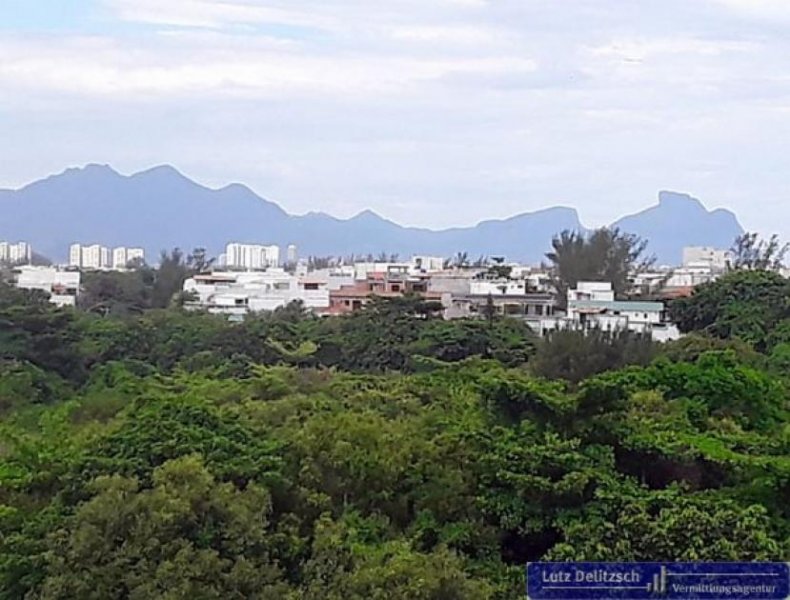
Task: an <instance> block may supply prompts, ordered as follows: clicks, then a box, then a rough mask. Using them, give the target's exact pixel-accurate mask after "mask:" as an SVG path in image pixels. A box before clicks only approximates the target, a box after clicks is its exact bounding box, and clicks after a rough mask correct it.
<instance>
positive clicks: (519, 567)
mask: <svg viewBox="0 0 790 600" xmlns="http://www.w3.org/2000/svg"><path fill="white" fill-rule="evenodd" d="M755 285H758V286H761V287H759V295H755V293H754V292H753V288H754V286H755ZM783 286H784V287H783ZM787 291H788V290H787V288H786V284H785V283H784V280H782V279H781V278H777V277H775V276H773V275H770V274H767V273H762V272H749V273H734V274H732V275H728V276H727V277H725V278H723V279H722V280H720V281H719V282H717V283H716V284H712V285H711V286H709V287H706V288H704V289H702V290H700V292H699V293H698V294H696V295H695V296H693V297H692V298H691V299H690V300H687V301H683V302H681V303H678V304H677V306H676V307H674V311H675V314H676V315H677V318H678V319H679V320H680V321H681V323H682V326H683V328H684V329H685V330H687V331H689V332H691V334H690V335H689V336H688V337H686V338H684V339H683V340H681V341H679V342H676V343H673V344H670V345H667V346H654V345H653V344H652V343H651V342H649V341H647V340H644V339H641V338H634V337H632V336H618V337H614V338H613V337H610V336H606V335H604V334H602V333H601V334H594V335H591V336H589V337H586V338H584V337H580V336H579V335H578V334H575V333H570V332H559V333H557V334H555V336H553V337H552V338H550V339H548V340H545V341H542V340H538V339H536V338H535V337H534V336H533V335H532V334H531V333H530V330H529V329H528V327H527V326H526V325H524V324H523V323H521V322H518V321H514V320H509V319H503V318H497V317H494V316H491V317H490V318H489V319H482V320H478V321H464V320H460V321H444V320H442V319H441V318H440V317H439V316H438V307H437V306H435V305H432V304H431V303H425V302H423V301H421V300H419V299H416V298H404V299H399V300H396V301H383V300H380V301H377V302H374V303H372V304H371V305H370V306H369V307H367V308H365V309H364V310H363V311H361V312H359V313H356V314H354V315H351V316H348V317H342V318H339V317H338V318H328V319H317V318H313V317H310V316H309V315H307V314H305V313H304V312H303V311H302V310H301V309H300V308H299V307H298V306H289V307H286V308H285V309H282V310H279V311H276V312H275V313H272V314H265V315H258V316H252V317H250V318H248V319H246V320H245V321H244V322H242V323H238V324H232V323H228V322H227V321H225V320H224V319H222V318H220V317H214V316H210V315H207V314H202V313H187V312H184V311H182V310H181V309H179V308H178V306H177V303H176V304H175V305H174V306H172V307H170V308H166V309H146V310H145V311H142V312H140V313H137V312H135V311H112V310H108V311H94V312H84V311H70V310H58V309H55V308H53V307H51V306H50V305H49V304H48V303H47V302H46V299H45V298H44V297H42V296H40V295H38V294H35V293H29V292H24V291H20V290H16V289H14V288H12V287H10V286H8V285H6V284H0V597H2V598H14V599H16V598H97V599H99V598H101V599H106V598H158V597H166V598H191V599H194V598H222V599H232V598H272V599H282V598H284V599H289V598H290V599H294V600H295V599H303V598H305V599H316V600H318V599H325V598H328V599H343V600H346V599H353V598H359V599H363V598H364V599H369V598H374V599H375V598H381V599H383V598H387V599H391V598H394V599H404V600H405V599H409V600H411V599H421V598H422V599H449V598H453V599H464V598H469V599H475V600H477V599H483V598H502V599H505V598H518V597H523V590H524V588H523V585H524V584H523V565H524V563H525V562H526V561H529V560H537V559H553V560H566V559H584V560H665V559H666V560H671V559H678V560H721V561H727V560H753V559H758V560H784V561H786V560H790V542H789V541H788V540H790V425H789V424H788V406H789V405H788V390H787V381H786V375H787V367H788V365H790V358H788V357H790V351H788V348H790V312H789V311H788V306H787V302H786V298H787V297H788V294H787Z"/></svg>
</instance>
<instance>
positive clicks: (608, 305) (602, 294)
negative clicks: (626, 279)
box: [537, 281, 680, 342]
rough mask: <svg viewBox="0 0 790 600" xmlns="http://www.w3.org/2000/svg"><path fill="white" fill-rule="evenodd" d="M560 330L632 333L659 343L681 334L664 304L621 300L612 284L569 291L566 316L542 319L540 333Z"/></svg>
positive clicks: (587, 285) (593, 284)
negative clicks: (648, 336)
mask: <svg viewBox="0 0 790 600" xmlns="http://www.w3.org/2000/svg"><path fill="white" fill-rule="evenodd" d="M557 329H574V330H579V331H589V330H591V329H598V330H602V331H611V332H615V331H631V332H633V333H639V334H644V335H650V336H651V337H652V338H653V339H654V340H656V341H662V342H665V341H670V340H673V339H678V338H679V337H680V332H679V331H678V329H677V327H676V326H675V325H673V324H672V323H670V322H669V321H668V320H667V317H666V309H665V306H664V303H663V302H640V301H620V300H615V299H614V291H613V290H612V286H611V284H610V283H608V282H597V281H596V282H590V281H584V282H579V283H578V284H577V286H576V288H574V289H570V290H568V308H567V313H566V315H565V316H561V317H554V318H545V319H541V321H540V324H539V328H538V329H537V331H538V332H539V333H540V334H541V335H545V334H546V333H547V332H548V331H551V330H557Z"/></svg>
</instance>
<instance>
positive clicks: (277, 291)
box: [183, 269, 329, 318]
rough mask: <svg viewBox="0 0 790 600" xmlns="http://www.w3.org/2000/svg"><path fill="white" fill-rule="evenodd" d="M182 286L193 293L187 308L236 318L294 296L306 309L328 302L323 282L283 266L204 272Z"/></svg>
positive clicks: (319, 306)
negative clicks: (295, 272)
mask: <svg viewBox="0 0 790 600" xmlns="http://www.w3.org/2000/svg"><path fill="white" fill-rule="evenodd" d="M183 290H184V292H187V293H189V294H190V295H191V296H192V298H191V299H189V300H188V301H187V302H186V304H185V306H186V308H189V309H194V310H200V309H202V310H207V311H208V312H210V313H214V314H225V315H229V316H231V317H236V318H240V317H243V316H244V315H245V314H246V313H248V312H259V311H271V310H275V309H277V308H280V307H282V306H286V305H287V304H290V303H291V302H294V301H297V300H299V301H301V302H303V303H304V305H305V307H306V308H308V309H319V308H327V307H328V306H329V288H328V287H327V285H326V283H325V282H322V281H315V280H311V279H306V278H299V277H295V276H293V275H291V274H290V273H287V272H285V271H284V270H282V269H268V270H266V271H248V272H239V273H235V272H214V273H203V274H199V275H195V276H194V277H190V278H189V279H187V280H186V281H185V282H184V287H183Z"/></svg>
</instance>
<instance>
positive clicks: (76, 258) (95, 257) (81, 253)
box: [69, 244, 112, 269]
mask: <svg viewBox="0 0 790 600" xmlns="http://www.w3.org/2000/svg"><path fill="white" fill-rule="evenodd" d="M111 257H112V254H111V253H110V249H109V248H107V247H106V246H101V245H99V244H93V245H91V246H82V245H81V244H72V245H71V246H70V247H69V265H70V266H72V267H79V268H81V269H107V268H110V267H111V266H112V262H111Z"/></svg>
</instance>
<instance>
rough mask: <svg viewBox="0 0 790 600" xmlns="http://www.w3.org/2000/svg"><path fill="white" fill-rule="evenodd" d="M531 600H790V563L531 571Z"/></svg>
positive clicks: (560, 565) (564, 566)
mask: <svg viewBox="0 0 790 600" xmlns="http://www.w3.org/2000/svg"><path fill="white" fill-rule="evenodd" d="M527 597H528V598H530V599H531V600H587V599H596V600H597V599H603V598H620V599H628V600H630V599H633V600H640V599H653V600H657V599H660V598H666V599H668V600H669V599H673V598H679V599H680V598H683V599H691V600H718V599H720V598H721V599H728V600H739V599H741V598H744V599H747V598H748V599H749V600H786V599H787V598H788V597H790V569H788V564H787V563H686V562H677V563H627V562H624V563H593V562H535V563H529V564H528V565H527Z"/></svg>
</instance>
